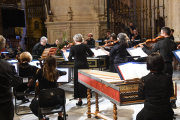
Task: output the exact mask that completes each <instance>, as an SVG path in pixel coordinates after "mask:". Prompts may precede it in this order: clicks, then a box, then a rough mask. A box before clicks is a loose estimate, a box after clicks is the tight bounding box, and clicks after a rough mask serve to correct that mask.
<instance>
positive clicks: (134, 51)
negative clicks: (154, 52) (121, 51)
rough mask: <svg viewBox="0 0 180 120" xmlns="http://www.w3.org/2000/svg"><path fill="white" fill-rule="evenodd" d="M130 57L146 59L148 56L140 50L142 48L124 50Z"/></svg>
mask: <svg viewBox="0 0 180 120" xmlns="http://www.w3.org/2000/svg"><path fill="white" fill-rule="evenodd" d="M126 50H127V51H128V53H129V54H130V55H131V56H140V57H148V55H147V54H146V53H145V52H144V51H143V50H142V48H140V47H138V48H126Z"/></svg>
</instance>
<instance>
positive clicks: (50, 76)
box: [27, 55, 66, 120]
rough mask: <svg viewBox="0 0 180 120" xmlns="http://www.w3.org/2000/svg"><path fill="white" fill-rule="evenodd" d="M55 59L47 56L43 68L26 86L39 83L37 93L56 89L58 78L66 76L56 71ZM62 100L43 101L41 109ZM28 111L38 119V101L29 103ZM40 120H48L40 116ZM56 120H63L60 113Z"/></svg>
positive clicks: (49, 99)
mask: <svg viewBox="0 0 180 120" xmlns="http://www.w3.org/2000/svg"><path fill="white" fill-rule="evenodd" d="M56 64H57V62H56V58H55V57H54V56H51V55H50V56H48V57H47V58H46V59H45V64H44V66H43V68H41V69H38V70H37V72H36V74H35V75H34V76H33V78H32V79H31V80H30V81H29V83H28V84H27V85H28V86H31V85H32V84H34V83H35V82H36V80H38V81H39V86H38V87H39V91H40V90H43V89H51V88H57V84H56V82H57V80H58V78H59V77H60V76H63V75H66V72H65V71H59V70H57V69H56ZM62 100H63V98H61V96H53V97H51V98H48V99H44V100H43V102H41V103H40V104H41V106H42V107H53V106H56V105H58V104H59V103H61V102H60V101H62ZM30 109H31V110H32V112H33V113H34V115H36V116H37V117H38V100H36V101H35V102H33V103H31V105H30ZM41 120H49V118H45V117H43V116H42V115H41ZM58 120H64V119H63V118H62V112H60V113H59V116H58Z"/></svg>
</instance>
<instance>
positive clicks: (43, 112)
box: [38, 88, 66, 120]
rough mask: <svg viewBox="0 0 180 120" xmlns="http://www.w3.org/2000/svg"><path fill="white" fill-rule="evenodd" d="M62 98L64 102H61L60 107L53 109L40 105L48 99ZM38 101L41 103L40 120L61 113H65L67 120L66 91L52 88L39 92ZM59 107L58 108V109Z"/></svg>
mask: <svg viewBox="0 0 180 120" xmlns="http://www.w3.org/2000/svg"><path fill="white" fill-rule="evenodd" d="M58 95H59V96H60V97H61V98H62V101H60V103H59V105H56V106H53V107H41V106H40V105H41V104H40V103H41V102H42V101H43V100H44V99H47V98H50V97H53V96H58ZM38 101H39V109H38V115H39V120H40V119H41V115H48V114H53V113H59V112H63V117H64V120H66V109H65V104H66V96H65V91H64V90H63V89H61V88H52V89H44V90H41V91H40V92H39V95H38ZM57 106H58V108H57Z"/></svg>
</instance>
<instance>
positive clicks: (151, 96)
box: [136, 72, 174, 120]
mask: <svg viewBox="0 0 180 120" xmlns="http://www.w3.org/2000/svg"><path fill="white" fill-rule="evenodd" d="M173 95H174V89H173V82H172V78H171V76H170V75H168V74H166V73H162V72H157V73H153V72H150V73H149V74H148V75H146V76H145V77H142V78H141V80H140V83H139V88H138V97H139V98H140V99H145V102H144V108H143V109H142V110H141V111H140V112H139V113H138V114H137V117H136V120H173V114H174V112H173V110H172V107H171V103H170V97H172V96H173Z"/></svg>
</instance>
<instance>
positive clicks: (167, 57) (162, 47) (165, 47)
mask: <svg viewBox="0 0 180 120" xmlns="http://www.w3.org/2000/svg"><path fill="white" fill-rule="evenodd" d="M161 36H164V37H165V39H163V40H160V41H158V42H157V43H156V44H155V46H154V47H153V49H152V50H148V49H147V48H146V47H144V46H143V45H141V44H139V46H140V47H141V48H142V50H143V51H144V52H145V53H146V54H148V55H150V54H151V53H153V52H157V51H159V53H160V54H161V55H162V57H163V59H164V61H165V69H164V70H163V72H165V73H168V74H169V75H171V76H172V74H173V67H172V61H173V56H174V55H173V53H172V51H174V50H177V49H179V47H180V45H179V46H177V44H176V43H175V42H174V41H172V40H171V39H170V28H169V27H162V28H161Z"/></svg>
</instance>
